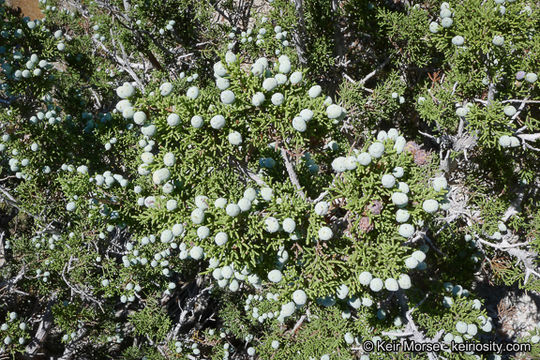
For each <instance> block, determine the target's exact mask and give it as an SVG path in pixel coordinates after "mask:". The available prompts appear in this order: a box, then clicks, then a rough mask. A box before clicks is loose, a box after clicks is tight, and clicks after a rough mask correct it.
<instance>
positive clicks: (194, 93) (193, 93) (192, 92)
mask: <svg viewBox="0 0 540 360" xmlns="http://www.w3.org/2000/svg"><path fill="white" fill-rule="evenodd" d="M186 96H187V97H188V98H190V99H192V100H195V99H197V98H198V97H199V88H198V87H196V86H191V87H190V88H189V89H187V91H186Z"/></svg>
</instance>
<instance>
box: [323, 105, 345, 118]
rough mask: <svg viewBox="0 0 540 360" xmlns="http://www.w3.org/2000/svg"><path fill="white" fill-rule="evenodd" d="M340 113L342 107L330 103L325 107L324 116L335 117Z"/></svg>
mask: <svg viewBox="0 0 540 360" xmlns="http://www.w3.org/2000/svg"><path fill="white" fill-rule="evenodd" d="M342 113H343V109H342V108H341V106H339V105H336V104H332V105H330V106H328V107H327V108H326V116H328V118H329V119H337V118H339V117H340V116H341V114H342Z"/></svg>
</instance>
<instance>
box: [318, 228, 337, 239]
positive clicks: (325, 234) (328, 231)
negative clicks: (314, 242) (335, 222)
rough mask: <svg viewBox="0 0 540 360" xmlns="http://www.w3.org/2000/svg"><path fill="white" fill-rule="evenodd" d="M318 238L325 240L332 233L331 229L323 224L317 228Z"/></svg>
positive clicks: (329, 237) (330, 236)
mask: <svg viewBox="0 0 540 360" xmlns="http://www.w3.org/2000/svg"><path fill="white" fill-rule="evenodd" d="M318 235H319V240H322V241H327V240H330V239H331V238H332V236H333V235H334V233H333V232H332V229H330V228H329V227H328V226H323V227H321V228H320V229H319V233H318Z"/></svg>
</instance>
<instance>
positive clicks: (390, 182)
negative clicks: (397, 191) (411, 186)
mask: <svg viewBox="0 0 540 360" xmlns="http://www.w3.org/2000/svg"><path fill="white" fill-rule="evenodd" d="M381 183H382V186H383V187H385V188H387V189H390V188H393V187H394V185H395V184H396V178H394V176H392V175H390V174H385V175H383V177H382V180H381Z"/></svg>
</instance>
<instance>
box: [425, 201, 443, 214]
mask: <svg viewBox="0 0 540 360" xmlns="http://www.w3.org/2000/svg"><path fill="white" fill-rule="evenodd" d="M422 208H423V209H424V211H425V212H427V213H429V214H433V213H434V212H436V211H437V210H439V202H438V201H437V200H433V199H428V200H425V201H424V203H423V204H422Z"/></svg>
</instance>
